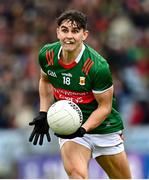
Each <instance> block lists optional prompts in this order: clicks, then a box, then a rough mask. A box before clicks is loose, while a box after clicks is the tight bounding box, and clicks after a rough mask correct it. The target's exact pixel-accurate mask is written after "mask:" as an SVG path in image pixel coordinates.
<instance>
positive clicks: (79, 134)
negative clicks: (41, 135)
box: [55, 127, 86, 139]
mask: <svg viewBox="0 0 149 180" xmlns="http://www.w3.org/2000/svg"><path fill="white" fill-rule="evenodd" d="M85 133H86V130H85V128H83V127H80V128H79V129H78V130H77V131H76V132H75V133H73V134H70V135H59V134H56V133H55V135H56V136H57V137H60V138H63V139H73V138H75V137H83V136H84V134H85Z"/></svg>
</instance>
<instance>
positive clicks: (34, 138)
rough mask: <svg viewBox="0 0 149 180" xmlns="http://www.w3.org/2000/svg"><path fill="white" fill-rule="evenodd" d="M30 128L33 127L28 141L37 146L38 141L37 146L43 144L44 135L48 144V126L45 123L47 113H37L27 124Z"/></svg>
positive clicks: (49, 139)
mask: <svg viewBox="0 0 149 180" xmlns="http://www.w3.org/2000/svg"><path fill="white" fill-rule="evenodd" d="M29 125H30V126H34V129H33V131H32V133H31V135H30V137H29V141H30V142H33V144H34V145H36V144H37V142H38V139H40V140H39V145H42V144H43V138H44V135H46V136H47V140H48V141H49V142H50V141H51V138H50V134H49V125H48V123H47V112H39V115H38V116H37V117H35V118H34V119H33V121H32V122H30V123H29Z"/></svg>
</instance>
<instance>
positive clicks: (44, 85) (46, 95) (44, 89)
mask: <svg viewBox="0 0 149 180" xmlns="http://www.w3.org/2000/svg"><path fill="white" fill-rule="evenodd" d="M39 96H40V111H45V112H47V110H48V108H49V106H50V105H51V101H52V92H51V89H50V85H49V83H48V82H47V81H45V80H44V79H43V78H41V79H40V80H39Z"/></svg>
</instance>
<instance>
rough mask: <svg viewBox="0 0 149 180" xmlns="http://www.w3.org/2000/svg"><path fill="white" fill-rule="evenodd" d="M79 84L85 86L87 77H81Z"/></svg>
mask: <svg viewBox="0 0 149 180" xmlns="http://www.w3.org/2000/svg"><path fill="white" fill-rule="evenodd" d="M79 84H80V85H81V86H84V85H85V77H80V82H79Z"/></svg>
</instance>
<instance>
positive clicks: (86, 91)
mask: <svg viewBox="0 0 149 180" xmlns="http://www.w3.org/2000/svg"><path fill="white" fill-rule="evenodd" d="M59 50H60V44H59V43H54V44H53V47H51V46H50V47H48V46H47V47H46V49H45V51H44V53H42V54H43V55H42V56H43V57H42V58H43V61H44V63H43V64H41V67H42V69H43V70H44V72H45V73H46V74H47V76H48V78H49V82H50V83H51V84H52V86H53V90H54V96H55V99H56V100H62V99H67V100H71V101H73V102H75V103H77V104H78V105H79V107H80V108H81V110H82V112H83V116H84V121H85V120H86V119H87V118H88V117H89V115H90V114H91V113H92V111H94V110H95V109H96V108H97V105H98V104H97V102H96V100H95V98H94V96H93V93H92V82H93V78H94V66H93V65H94V61H93V60H92V59H91V58H90V53H88V51H86V52H85V53H83V54H82V56H81V59H80V60H79V62H78V63H77V64H75V65H73V64H70V65H64V64H62V63H61V61H60V60H59V52H60V51H59ZM45 59H46V60H45ZM40 62H41V60H40ZM107 122H108V120H107ZM105 123H106V121H105V122H104V123H103V125H101V126H100V128H98V130H97V131H96V130H95V131H94V133H97V132H98V133H99V132H101V133H104V131H105V130H106V129H107V128H106V125H105ZM102 126H103V127H102ZM100 129H101V130H100ZM102 129H105V130H103V132H102ZM105 132H106V131H105ZM107 132H108V131H107Z"/></svg>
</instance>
